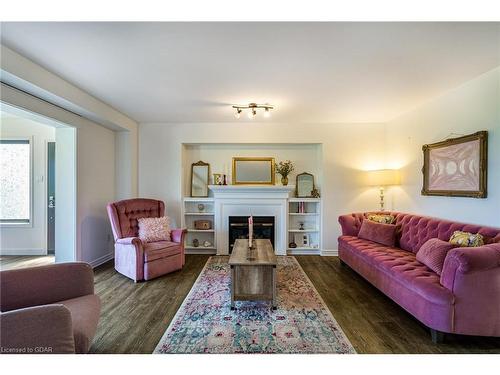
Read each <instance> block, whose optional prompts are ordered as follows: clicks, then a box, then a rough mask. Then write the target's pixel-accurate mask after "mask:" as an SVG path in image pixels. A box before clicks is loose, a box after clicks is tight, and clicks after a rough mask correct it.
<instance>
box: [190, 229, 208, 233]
mask: <svg viewBox="0 0 500 375" xmlns="http://www.w3.org/2000/svg"><path fill="white" fill-rule="evenodd" d="M187 231H188V232H195V233H202V232H205V233H213V232H214V229H188V230H187Z"/></svg>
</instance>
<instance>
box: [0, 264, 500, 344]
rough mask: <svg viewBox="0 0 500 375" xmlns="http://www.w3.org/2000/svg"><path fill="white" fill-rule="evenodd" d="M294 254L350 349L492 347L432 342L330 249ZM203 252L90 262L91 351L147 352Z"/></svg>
mask: <svg viewBox="0 0 500 375" xmlns="http://www.w3.org/2000/svg"><path fill="white" fill-rule="evenodd" d="M296 258H297V259H298V261H299V263H300V264H301V266H302V268H303V269H304V271H305V272H306V274H307V275H308V276H309V278H310V279H311V281H312V283H313V284H314V286H315V287H316V289H317V290H318V292H319V293H320V294H321V296H322V297H323V299H324V301H325V303H326V304H327V306H328V307H329V308H330V310H331V311H332V313H333V315H334V317H335V319H336V320H337V321H338V323H339V324H340V326H341V327H342V329H343V330H344V332H345V333H346V335H347V337H348V338H349V340H350V341H351V343H352V344H353V346H354V348H355V349H356V351H357V352H358V353H500V338H485V337H470V336H456V335H450V336H448V337H447V338H446V342H445V343H443V344H438V345H435V344H433V343H432V342H431V340H430V334H429V330H428V329H427V328H426V327H425V326H423V325H422V324H421V323H419V322H418V321H417V320H416V319H414V318H413V317H412V316H411V315H410V314H408V313H406V312H405V311H404V310H403V309H401V308H400V307H399V306H398V305H397V304H395V303H394V302H392V301H391V300H390V299H389V298H387V297H385V296H384V295H383V294H382V293H380V292H379V291H378V290H377V289H376V288H374V287H373V286H371V285H370V284H369V283H368V282H366V281H365V280H364V279H363V278H362V277H361V276H359V275H358V274H356V273H355V272H354V271H352V270H351V269H350V268H348V267H347V266H344V267H341V266H340V263H339V260H338V258H337V257H320V256H297V257H296ZM207 259H208V256H206V255H188V256H186V265H185V267H184V268H183V269H182V271H178V272H174V273H172V274H169V275H166V276H163V277H160V278H158V279H155V280H151V281H148V282H142V283H137V284H134V282H132V281H131V280H130V279H128V278H126V277H124V276H122V275H120V274H118V273H117V272H115V270H114V268H113V263H112V262H108V263H106V264H104V265H102V266H100V267H98V268H96V269H95V288H96V292H97V294H99V296H100V297H101V300H102V313H101V320H100V322H99V327H98V329H97V334H96V337H95V339H94V343H93V345H92V348H91V352H93V353H151V352H153V350H154V348H155V347H156V345H157V343H158V341H159V340H160V338H161V337H162V335H163V333H164V332H165V330H166V329H167V327H168V325H169V323H170V321H171V320H172V318H173V317H174V315H175V313H176V311H177V310H178V308H179V307H180V305H181V304H182V301H183V300H184V298H185V297H186V295H187V294H188V292H189V290H190V289H191V287H192V285H193V283H194V282H195V280H196V278H197V277H198V275H199V273H200V272H201V270H202V268H203V266H204V265H205V263H206V261H207ZM0 260H1V265H2V268H3V269H4V266H5V263H6V261H5V258H4V257H2V258H1V259H0ZM23 262H24V264H25V265H26V264H30V263H31V264H33V262H35V260H33V259H31V260H29V259H24V260H23ZM9 263H10V267H14V266H15V265H13V261H12V259H9Z"/></svg>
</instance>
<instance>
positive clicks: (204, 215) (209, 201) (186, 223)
mask: <svg viewBox="0 0 500 375" xmlns="http://www.w3.org/2000/svg"><path fill="white" fill-rule="evenodd" d="M214 203H215V202H214V198H211V197H208V198H194V197H185V198H184V199H183V207H182V208H183V215H182V220H183V223H182V227H183V228H187V231H188V232H187V234H186V239H185V242H184V249H185V250H186V253H188V254H215V253H216V251H217V243H216V241H217V236H216V235H215V233H216V228H215V225H216V224H215V220H214V218H215V205H214ZM195 220H208V221H210V222H211V223H212V228H211V229H205V230H202V229H194V222H195ZM194 239H197V240H198V243H199V245H198V246H194V244H193V240H194ZM205 241H208V242H210V246H204V242H205Z"/></svg>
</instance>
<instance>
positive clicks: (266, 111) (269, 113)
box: [264, 108, 271, 118]
mask: <svg viewBox="0 0 500 375" xmlns="http://www.w3.org/2000/svg"><path fill="white" fill-rule="evenodd" d="M264 117H266V118H268V117H271V111H270V110H269V108H266V110H265V111H264Z"/></svg>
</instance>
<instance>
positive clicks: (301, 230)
mask: <svg viewBox="0 0 500 375" xmlns="http://www.w3.org/2000/svg"><path fill="white" fill-rule="evenodd" d="M288 231H289V232H290V233H317V232H319V230H317V229H288Z"/></svg>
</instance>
